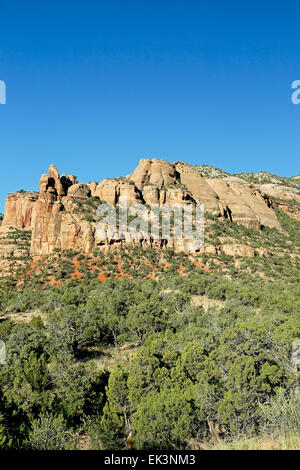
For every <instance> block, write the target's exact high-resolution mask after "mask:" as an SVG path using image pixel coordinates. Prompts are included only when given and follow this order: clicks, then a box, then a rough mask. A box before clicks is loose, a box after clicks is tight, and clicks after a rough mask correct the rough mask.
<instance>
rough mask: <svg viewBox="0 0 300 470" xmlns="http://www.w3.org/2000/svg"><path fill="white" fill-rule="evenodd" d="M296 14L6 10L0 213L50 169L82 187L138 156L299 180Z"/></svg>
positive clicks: (225, 6) (213, 8)
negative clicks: (7, 199) (54, 167)
mask: <svg viewBox="0 0 300 470" xmlns="http://www.w3.org/2000/svg"><path fill="white" fill-rule="evenodd" d="M3 3H4V4H3ZM299 14H300V5H299V2H296V1H291V2H289V1H276V2H270V1H263V0H261V1H259V2H258V1H255V0H254V1H251V2H250V1H246V2H241V1H239V2H237V1H236V2H233V1H230V0H229V1H226V2H225V1H213V2H212V1H210V2H209V1H207V2H206V1H205V2H201V1H200V0H199V1H189V0H186V1H176V0H172V1H163V0H161V1H156V0H151V1H142V0H141V1H130V0H128V1H125V0H123V1H114V0H110V1H101V0H98V1H90V0H86V1H85V2H82V1H80V2H77V1H76V0H74V1H72V2H71V1H70V2H67V1H64V0H61V1H60V2H58V1H55V0H54V1H52V2H47V1H46V2H44V3H43V2H40V1H39V2H34V1H30V0H29V1H26V2H24V1H20V2H16V1H14V0H11V1H9V2H1V6H0V18H1V27H0V80H4V81H5V82H6V84H7V104H6V105H0V155H1V173H0V180H1V185H0V210H3V206H4V199H5V196H6V194H7V193H8V192H13V191H16V190H18V189H21V188H24V189H28V190H30V189H37V187H38V181H39V177H40V175H41V173H45V172H46V171H47V168H48V166H49V165H50V163H54V164H56V165H57V167H58V168H59V170H60V172H61V173H62V172H66V173H73V174H76V175H77V176H78V177H79V180H80V181H83V182H88V181H91V180H100V179H102V178H104V177H109V176H120V175H126V174H128V173H130V172H131V171H132V170H133V168H135V167H136V165H137V163H138V160H139V158H141V157H149V158H152V157H162V158H166V159H167V160H169V161H174V160H184V161H189V162H190V163H193V164H203V163H204V164H209V165H214V166H217V167H220V168H223V169H224V170H227V171H230V172H242V171H259V170H267V171H270V172H272V173H277V174H280V175H286V176H291V175H295V174H299V173H300V164H299V153H300V152H299V148H300V132H299V131H300V105H298V106H295V105H293V104H292V103H291V93H292V90H291V83H292V81H293V80H297V79H300V60H299V59H300V15H299Z"/></svg>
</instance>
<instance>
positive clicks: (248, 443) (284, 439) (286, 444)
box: [211, 432, 300, 450]
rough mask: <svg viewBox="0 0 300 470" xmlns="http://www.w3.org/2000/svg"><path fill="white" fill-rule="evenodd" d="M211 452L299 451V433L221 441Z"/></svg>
mask: <svg viewBox="0 0 300 470" xmlns="http://www.w3.org/2000/svg"><path fill="white" fill-rule="evenodd" d="M211 450H300V432H299V433H297V434H290V435H282V436H279V437H277V438H273V437H272V436H271V437H268V436H265V437H262V436H260V437H253V438H251V439H249V438H248V439H247V438H245V439H238V440H234V441H230V442H229V441H227V442H226V441H222V442H219V443H218V444H216V445H215V446H214V447H212V448H211Z"/></svg>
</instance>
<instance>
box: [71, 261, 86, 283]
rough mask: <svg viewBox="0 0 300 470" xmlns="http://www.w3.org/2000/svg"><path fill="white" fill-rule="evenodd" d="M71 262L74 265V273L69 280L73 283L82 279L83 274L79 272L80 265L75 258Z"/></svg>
mask: <svg viewBox="0 0 300 470" xmlns="http://www.w3.org/2000/svg"><path fill="white" fill-rule="evenodd" d="M72 261H73V264H74V272H73V273H72V274H71V278H72V279H73V280H74V281H81V278H82V277H83V274H82V273H81V272H80V271H79V268H80V263H79V261H78V259H77V257H76V256H75V257H74V258H73V260H72Z"/></svg>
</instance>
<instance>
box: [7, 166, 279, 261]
mask: <svg viewBox="0 0 300 470" xmlns="http://www.w3.org/2000/svg"><path fill="white" fill-rule="evenodd" d="M263 189H266V191H265V192H264V191H263ZM263 189H262V188H260V187H258V186H257V185H254V184H251V183H249V182H247V181H245V180H243V179H242V178H237V177H231V176H230V175H227V174H224V175H221V176H220V177H218V178H204V177H203V176H202V174H201V172H199V170H197V168H196V167H190V166H189V165H188V164H187V163H183V162H173V163H168V162H166V161H164V160H161V159H152V160H148V159H142V160H141V161H140V163H139V165H138V167H137V168H136V169H135V170H134V172H133V173H132V174H131V175H128V176H127V177H126V178H111V179H104V180H102V181H100V182H93V183H90V184H88V185H87V184H84V183H78V182H77V178H76V177H75V176H74V175H62V176H60V175H59V172H58V170H57V168H56V167H55V166H54V165H51V166H50V168H49V171H48V173H47V174H43V175H42V176H41V179H40V186H39V193H26V192H19V193H15V194H9V195H8V197H7V200H6V208H5V215H4V220H3V223H2V226H1V229H0V239H1V237H2V239H4V238H5V236H6V235H5V234H7V232H8V231H9V230H10V229H11V228H17V229H22V230H31V231H32V236H31V243H30V254H31V256H40V255H47V254H50V253H53V252H54V251H55V249H59V250H65V249H72V250H79V251H82V252H85V253H89V252H91V251H92V250H93V249H94V248H95V247H98V246H100V247H108V246H111V245H114V244H120V243H128V244H136V243H139V244H140V245H141V246H157V247H165V246H174V248H175V249H177V250H185V251H199V247H197V246H196V245H195V244H194V243H193V242H192V241H191V240H184V239H181V240H173V241H170V240H159V241H158V240H156V241H152V240H150V239H149V237H148V235H147V234H146V235H143V234H142V233H141V236H140V239H139V240H136V239H133V238H131V237H130V236H128V235H127V238H126V237H125V239H120V238H118V236H111V237H110V238H109V237H104V238H101V237H100V238H99V236H98V235H97V233H96V224H97V219H96V218H95V217H94V215H95V208H96V207H97V204H99V203H100V202H101V201H104V202H107V203H109V204H113V205H117V204H118V203H119V202H120V199H121V198H122V197H124V196H126V197H127V203H128V205H131V204H137V203H139V204H146V205H147V206H148V205H151V204H169V205H173V204H179V205H183V204H186V203H189V204H196V203H197V204H200V203H201V204H204V207H205V211H206V212H208V213H211V214H214V215H215V216H218V217H219V218H227V219H230V220H231V221H233V222H236V223H238V224H243V225H245V226H246V227H248V228H251V229H256V230H260V229H261V228H262V227H263V226H267V227H275V228H277V229H279V230H281V227H280V224H279V221H278V219H277V217H276V214H275V212H274V211H273V209H272V208H271V204H270V200H269V196H268V193H267V188H263ZM271 190H272V191H273V193H274V191H275V190H274V188H273V187H272V188H271ZM3 237H4V238H3ZM3 247H4V248H3ZM5 250H6V251H5ZM201 252H203V253H207V254H209V253H211V254H216V253H217V249H216V248H215V247H214V246H212V245H205V246H204V247H202V248H201ZM223 252H224V253H225V254H230V255H232V256H235V255H236V254H238V255H243V256H254V251H253V250H252V249H250V248H249V247H248V248H245V249H241V248H240V246H233V245H230V246H229V245H228V246H226V245H225V246H224V247H223ZM3 253H4V254H3ZM5 254H6V255H9V256H14V250H12V249H11V248H9V249H5V243H3V244H2V256H4V255H5ZM0 256H1V253H0Z"/></svg>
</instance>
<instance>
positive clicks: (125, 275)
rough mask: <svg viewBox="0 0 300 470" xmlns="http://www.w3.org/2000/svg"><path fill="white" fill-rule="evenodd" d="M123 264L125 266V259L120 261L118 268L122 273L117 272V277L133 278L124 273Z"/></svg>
mask: <svg viewBox="0 0 300 470" xmlns="http://www.w3.org/2000/svg"><path fill="white" fill-rule="evenodd" d="M122 266H123V261H118V270H119V273H120V274H116V276H115V278H116V279H119V280H120V279H122V278H123V277H127V278H128V279H131V276H130V275H129V274H127V273H124V271H123V269H122Z"/></svg>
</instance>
